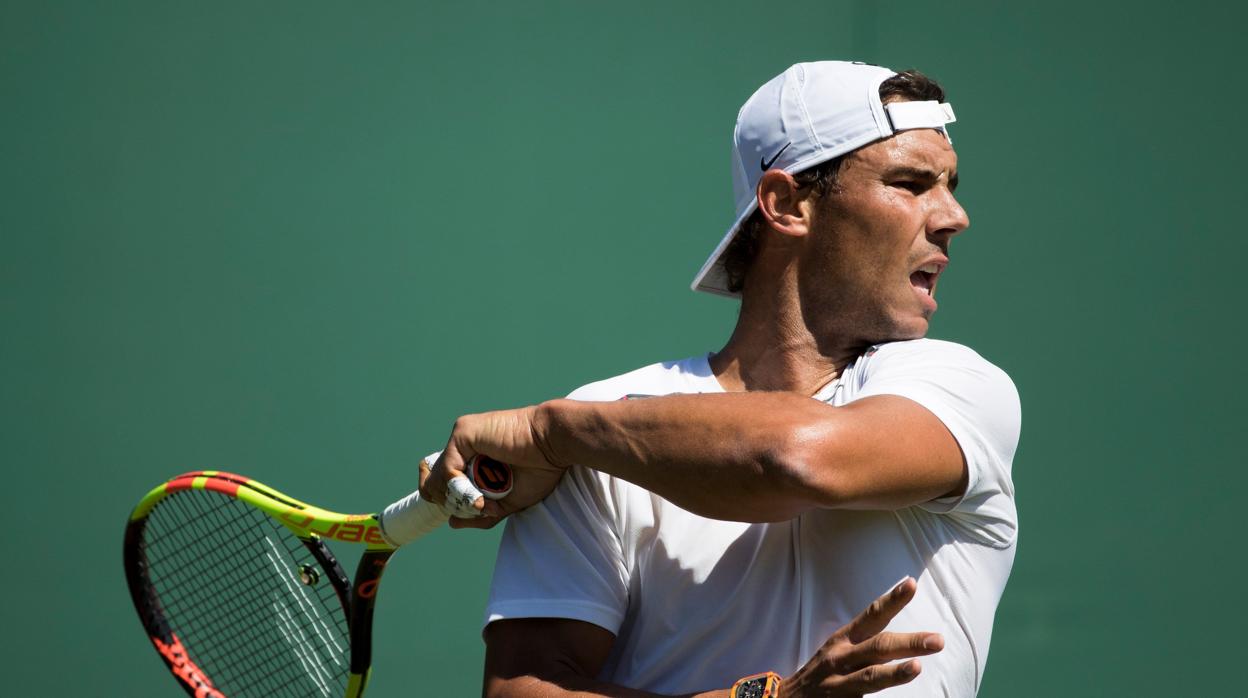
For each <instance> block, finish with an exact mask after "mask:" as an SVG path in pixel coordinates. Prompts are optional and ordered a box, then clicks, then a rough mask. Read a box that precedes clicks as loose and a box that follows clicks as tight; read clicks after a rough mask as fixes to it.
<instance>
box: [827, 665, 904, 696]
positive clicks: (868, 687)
mask: <svg viewBox="0 0 1248 698" xmlns="http://www.w3.org/2000/svg"><path fill="white" fill-rule="evenodd" d="M921 671H923V665H922V664H920V663H919V660H917V659H911V660H910V661H908V662H898V663H897V664H873V665H871V666H869V667H867V668H865V669H859V670H858V671H855V672H854V673H852V674H850V675H849V676H845V677H843V678H840V679H839V680H837V681H836V682H835V683H836V689H837V690H839V691H844V692H846V693H848V694H862V693H875V692H876V691H883V690H884V689H886V688H892V687H893V686H900V685H902V684H903V683H910V682H911V681H913V680H914V678H915V677H916V676H918V675H919V672H921Z"/></svg>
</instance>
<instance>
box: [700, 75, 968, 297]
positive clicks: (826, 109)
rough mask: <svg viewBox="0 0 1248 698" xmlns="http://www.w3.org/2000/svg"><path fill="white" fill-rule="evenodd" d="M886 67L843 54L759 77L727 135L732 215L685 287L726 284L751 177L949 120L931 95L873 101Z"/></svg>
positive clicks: (749, 205) (722, 289) (948, 111)
mask: <svg viewBox="0 0 1248 698" xmlns="http://www.w3.org/2000/svg"><path fill="white" fill-rule="evenodd" d="M893 75H896V73H894V72H893V71H891V70H889V69H888V68H881V67H879V66H874V65H868V64H866V63H857V62H852V63H851V62H848V61H820V62H817V63H798V64H796V65H794V66H791V67H790V68H789V69H788V70H786V71H784V72H783V73H781V74H779V75H777V76H776V77H774V78H772V79H771V80H769V81H767V83H766V84H764V85H763V86H762V87H760V88H758V91H757V92H755V93H754V94H753V95H751V96H750V98H749V99H748V100H746V102H745V104H744V105H742V106H741V111H740V112H739V113H738V114H737V127H736V130H735V131H734V132H733V141H732V189H733V196H734V201H735V203H736V219H735V220H734V221H733V223H732V227H730V228H729V229H728V232H727V234H726V235H724V238H723V240H721V241H720V243H719V245H718V246H717V247H716V248H715V251H714V252H712V253H711V256H710V258H708V259H707V260H706V263H705V264H703V265H702V269H701V270H700V271H699V272H698V275H697V276H696V277H695V278H694V280H693V284H692V288H693V290H695V291H706V292H708V293H715V294H718V295H722V296H730V297H736V296H738V295H740V294H738V293H734V292H732V291H729V290H728V275H727V273H726V272H725V270H724V267H723V263H722V256H723V253H724V250H726V249H727V248H728V245H729V243H731V242H732V239H733V237H734V236H735V235H736V233H737V230H738V229H739V228H740V227H741V223H742V222H744V221H745V219H746V218H748V217H749V216H750V214H751V213H753V212H754V209H755V208H757V205H758V199H757V195H756V193H755V192H756V190H757V189H758V180H759V179H761V178H762V176H763V173H764V172H766V171H767V170H770V169H779V170H783V171H785V172H788V173H790V174H793V173H797V172H801V171H802V170H806V169H809V168H811V167H814V166H815V165H818V164H820V163H823V162H827V161H828V160H831V159H832V158H835V157H838V156H841V155H844V154H845V153H849V152H851V151H854V150H857V149H858V148H861V147H863V146H864V145H867V144H869V143H874V142H875V141H878V140H883V139H885V138H889V137H891V136H893V135H894V134H895V133H897V132H898V131H905V130H909V129H917V128H934V129H938V130H939V131H941V132H942V133H944V134H945V137H946V138H948V137H949V132H948V131H947V130H946V128H945V125H946V124H948V123H952V122H953V121H954V117H953V108H952V107H951V106H949V105H948V104H942V103H939V102H934V101H931V102H893V103H891V104H887V105H885V104H882V103H881V102H880V83H882V82H884V81H885V80H887V79H888V78H890V77H892V76H893Z"/></svg>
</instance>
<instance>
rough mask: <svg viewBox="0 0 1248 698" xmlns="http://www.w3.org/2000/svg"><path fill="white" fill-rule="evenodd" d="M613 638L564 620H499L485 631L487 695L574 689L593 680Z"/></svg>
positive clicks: (597, 629)
mask: <svg viewBox="0 0 1248 698" xmlns="http://www.w3.org/2000/svg"><path fill="white" fill-rule="evenodd" d="M614 643H615V635H613V634H612V633H611V632H610V631H608V630H606V629H605V628H601V627H599V626H597V625H594V624H593V623H586V622H584V621H579V620H571V619H567V618H516V619H509V620H498V621H494V622H493V623H490V624H489V625H487V626H486V628H485V683H484V686H485V695H486V696H506V695H509V694H517V695H523V694H524V688H525V687H526V686H529V685H531V686H532V687H534V688H537V687H538V686H539V685H540V684H542V683H545V684H554V685H556V686H560V687H562V688H565V689H566V690H576V689H577V688H579V685H581V684H583V682H584V681H586V680H589V681H592V680H594V679H595V678H596V677H597V676H598V673H599V672H600V671H601V670H602V666H603V664H604V663H605V662H606V661H607V655H608V654H610V652H611V646H612V645H613V644H614Z"/></svg>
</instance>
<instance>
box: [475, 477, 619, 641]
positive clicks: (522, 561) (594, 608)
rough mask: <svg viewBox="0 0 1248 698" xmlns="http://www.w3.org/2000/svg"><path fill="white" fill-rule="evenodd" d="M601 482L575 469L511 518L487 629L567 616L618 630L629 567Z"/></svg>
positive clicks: (497, 567)
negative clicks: (496, 624) (517, 620)
mask: <svg viewBox="0 0 1248 698" xmlns="http://www.w3.org/2000/svg"><path fill="white" fill-rule="evenodd" d="M616 531H617V520H616V515H615V506H614V502H613V500H612V499H611V497H610V496H609V492H608V490H607V488H606V487H605V486H604V483H603V479H602V477H601V476H599V475H598V474H596V473H594V472H593V471H591V470H588V469H586V468H583V467H580V466H572V467H571V468H569V469H568V471H567V472H566V473H565V474H564V477H563V479H562V480H560V482H559V485H558V486H557V487H556V488H555V490H554V491H553V492H552V493H551V494H550V495H549V496H547V497H546V499H544V500H542V501H541V502H539V503H538V504H535V505H534V506H532V507H529V508H528V509H525V510H524V511H522V512H519V513H517V514H515V515H513V516H511V517H510V518H508V520H507V527H506V529H505V530H504V532H503V539H502V543H501V544H500V546H499V549H498V559H497V561H496V562H495V565H494V579H493V582H492V584H491V587H490V599H489V602H488V604H487V605H486V616H485V623H486V624H487V625H488V624H489V623H492V622H494V621H496V620H503V619H509V618H569V619H573V620H581V621H585V622H587V623H593V624H594V625H597V626H599V627H601V628H604V629H606V630H609V631H611V632H612V633H617V634H618V632H619V627H620V624H621V622H623V619H624V613H625V610H626V609H627V607H628V569H627V566H626V565H625V562H624V557H623V554H622V547H621V545H620V538H619V536H618V535H617V533H616Z"/></svg>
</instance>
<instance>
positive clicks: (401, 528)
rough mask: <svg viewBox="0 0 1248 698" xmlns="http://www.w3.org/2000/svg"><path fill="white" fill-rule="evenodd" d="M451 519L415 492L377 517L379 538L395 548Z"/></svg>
mask: <svg viewBox="0 0 1248 698" xmlns="http://www.w3.org/2000/svg"><path fill="white" fill-rule="evenodd" d="M449 518H451V517H450V515H449V514H447V513H446V512H444V511H442V508H441V507H439V506H438V505H437V504H434V503H433V502H430V501H429V500H427V499H421V498H420V490H417V491H415V492H413V493H411V494H409V495H407V496H406V497H404V498H403V499H400V500H399V501H397V502H395V503H394V504H391V505H390V506H388V507H386V509H385V511H383V512H381V515H380V516H378V517H377V522H378V523H379V524H380V525H381V536H382V538H385V539H386V542H387V543H389V544H390V545H393V546H395V547H396V548H397V547H399V546H400V545H407V544H408V543H411V542H412V541H414V540H416V539H417V538H422V537H424V536H426V535H428V534H429V533H430V532H431V531H433V530H434V529H435V528H437V527H439V526H441V525H442V524H444V523H446V520H447V519H449Z"/></svg>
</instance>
